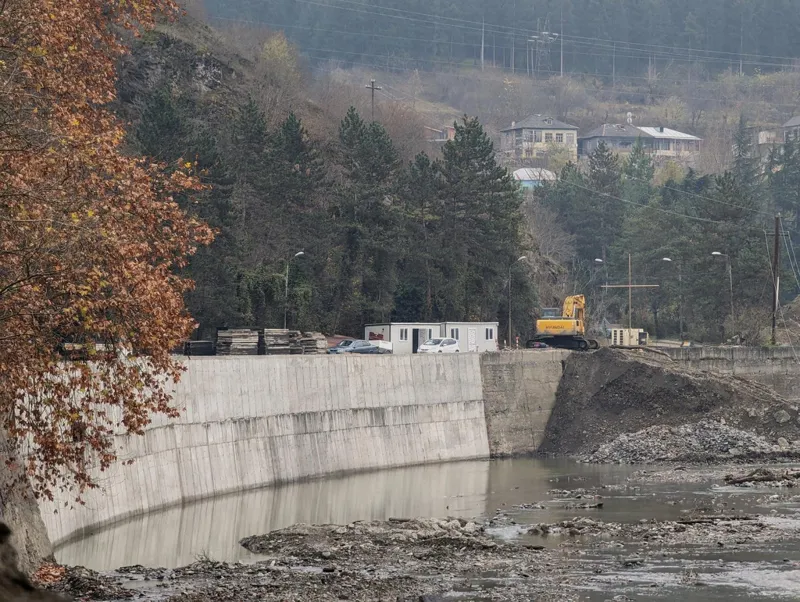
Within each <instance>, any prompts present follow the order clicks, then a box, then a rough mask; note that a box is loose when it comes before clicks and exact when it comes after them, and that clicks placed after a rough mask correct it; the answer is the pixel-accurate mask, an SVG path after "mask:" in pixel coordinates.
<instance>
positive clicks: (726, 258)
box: [711, 251, 736, 334]
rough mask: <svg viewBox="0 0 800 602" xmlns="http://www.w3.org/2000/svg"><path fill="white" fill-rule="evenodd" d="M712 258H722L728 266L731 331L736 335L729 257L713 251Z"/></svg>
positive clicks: (731, 270) (731, 271) (731, 272)
mask: <svg viewBox="0 0 800 602" xmlns="http://www.w3.org/2000/svg"><path fill="white" fill-rule="evenodd" d="M711 255H712V256H713V257H724V258H725V261H726V262H727V264H728V282H729V283H730V293H731V325H732V329H733V333H734V334H736V314H735V313H734V311H733V268H732V267H731V258H730V255H727V254H725V253H720V252H719V251H714V252H713V253H711Z"/></svg>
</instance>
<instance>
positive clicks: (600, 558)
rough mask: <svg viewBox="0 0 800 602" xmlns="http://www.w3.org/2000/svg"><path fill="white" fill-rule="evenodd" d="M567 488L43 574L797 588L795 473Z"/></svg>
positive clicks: (709, 470) (217, 592) (709, 472)
mask: <svg viewBox="0 0 800 602" xmlns="http://www.w3.org/2000/svg"><path fill="white" fill-rule="evenodd" d="M578 469H579V470H580V471H583V470H586V471H588V472H586V473H584V474H587V475H588V474H592V471H599V472H595V474H607V475H610V474H615V473H607V472H604V471H606V470H607V469H604V468H601V467H588V466H587V467H586V468H585V469H583V468H580V467H579V466H578V467H576V470H578ZM579 474H580V473H579V472H575V471H569V472H568V473H565V474H564V475H563V476H553V477H551V478H550V479H549V480H550V483H551V487H550V489H549V490H548V489H543V490H540V492H539V493H537V494H536V495H537V497H535V498H527V499H526V497H525V496H526V493H524V488H523V490H520V491H519V492H518V491H517V490H516V489H512V490H511V491H509V492H508V493H506V494H504V495H503V496H501V498H500V499H505V500H507V501H506V502H503V503H502V504H500V505H499V507H497V508H495V509H494V510H492V511H490V512H487V513H486V514H484V515H482V516H479V517H476V518H473V519H469V518H464V517H459V518H452V517H451V518H443V519H429V518H408V519H407V518H396V519H389V520H385V521H383V520H373V521H356V522H350V523H346V524H341V525H309V524H298V525H294V526H292V527H288V528H283V529H277V530H274V531H271V532H269V533H266V534H263V535H253V536H249V537H245V538H244V539H242V540H241V542H240V544H241V545H242V546H243V547H244V548H246V549H248V550H250V551H251V552H252V553H253V554H254V559H255V562H251V563H223V562H216V561H214V560H213V559H208V558H201V559H199V560H198V561H197V562H195V563H193V564H191V565H189V566H186V567H182V568H178V569H153V568H145V567H141V566H133V567H127V568H122V569H118V570H116V571H110V572H106V573H103V574H100V573H96V572H93V571H89V570H87V569H81V568H69V567H68V568H66V569H63V570H60V569H54V570H52V571H50V572H46V573H45V574H49V575H50V577H51V579H50V581H54V583H51V584H50V585H49V587H50V588H52V589H54V590H56V591H58V592H62V593H65V594H68V595H69V596H72V598H73V599H75V600H98V601H106V602H111V601H118V600H148V601H156V600H157V601H159V602H168V601H169V602H211V601H222V602H227V601H230V602H234V601H237V602H238V601H242V602H249V601H255V600H259V601H260V600H267V601H276V602H277V601H298V602H299V601H300V600H303V601H306V600H308V601H311V600H314V601H315V600H321V601H333V600H355V601H364V602H366V601H368V600H369V601H387V602H388V601H391V602H411V601H413V602H420V601H428V602H433V601H436V602H447V601H454V600H458V601H459V602H486V601H488V600H493V601H494V600H496V601H517V600H518V601H528V600H541V601H545V602H547V601H556V600H558V601H561V602H564V601H567V602H569V601H576V602H577V600H584V601H585V600H590V601H591V602H603V601H605V600H645V599H646V600H664V601H670V602H672V601H678V600H680V601H682V602H694V601H695V600H697V601H699V600H745V599H746V600H757V601H759V602H761V601H762V600H773V599H780V597H781V595H782V594H785V593H786V592H787V591H788V592H791V591H792V589H791V587H792V586H791V581H788V582H789V583H790V585H788V586H787V585H786V583H787V581H786V580H787V579H790V578H793V576H794V575H795V574H797V578H798V580H799V581H798V582H799V583H800V570H798V569H795V566H800V552H797V551H796V550H797V545H796V544H797V543H798V542H800V520H797V519H796V518H795V517H796V516H797V512H798V511H800V495H798V494H797V493H796V490H795V489H794V484H795V482H796V481H797V480H798V479H797V477H798V476H799V475H800V471H797V470H795V469H790V468H786V467H778V466H775V465H770V466H769V467H758V466H756V467H742V466H724V467H721V466H716V467H702V468H698V469H692V468H689V469H687V468H684V467H680V466H672V467H666V468H661V469H658V470H652V469H644V470H639V471H635V472H627V473H625V474H628V475H629V476H628V477H622V478H619V477H617V478H616V479H615V480H614V481H613V482H611V481H605V482H598V481H597V480H596V479H590V478H588V477H582V476H579ZM538 496H541V497H538ZM640 517H642V518H640ZM705 558H709V559H712V558H713V559H714V560H713V562H710V563H709V561H706V560H704V559H705ZM753 558H757V559H758V562H755V563H754V562H752V560H753ZM742 563H745V564H742ZM747 563H749V564H747ZM726 571H727V572H726ZM742 571H750V572H749V573H748V575H750V574H752V575H754V576H755V577H753V579H756V580H757V578H758V576H759V575H762V574H763V575H768V574H773V573H775V574H777V575H779V576H783V577H782V579H783V580H781V579H773V578H771V577H770V578H768V577H764V578H763V579H762V581H768V582H769V583H767V585H760V586H759V588H760V589H759V588H754V587H751V584H750V583H749V582H748V583H742V584H739V583H735V581H736V579H737V578H738V577H737V575H739V574H744V573H742ZM787 576H788V577H787ZM770 587H771V588H772V589H769V588H770ZM726 588H727V589H726ZM781 588H782V589H781ZM759 593H761V594H763V595H761V596H760V597H759V595H758V594H759Z"/></svg>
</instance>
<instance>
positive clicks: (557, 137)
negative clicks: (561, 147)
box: [556, 134, 564, 144]
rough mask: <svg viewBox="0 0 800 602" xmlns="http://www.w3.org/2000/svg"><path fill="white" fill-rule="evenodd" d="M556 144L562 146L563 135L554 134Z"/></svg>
mask: <svg viewBox="0 0 800 602" xmlns="http://www.w3.org/2000/svg"><path fill="white" fill-rule="evenodd" d="M556 142H558V143H559V144H564V134H556Z"/></svg>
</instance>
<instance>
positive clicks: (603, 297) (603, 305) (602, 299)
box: [594, 257, 608, 330]
mask: <svg viewBox="0 0 800 602" xmlns="http://www.w3.org/2000/svg"><path fill="white" fill-rule="evenodd" d="M594 263H595V265H597V266H598V268H599V267H601V266H602V267H603V268H604V270H603V272H604V276H605V277H604V278H603V280H604V281H605V282H604V286H603V287H602V289H601V290H602V293H600V309H601V310H602V316H603V317H602V320H603V329H604V330H605V326H606V286H608V268H607V267H606V262H605V260H604V259H600V258H599V257H595V260H594Z"/></svg>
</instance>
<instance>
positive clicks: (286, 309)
mask: <svg viewBox="0 0 800 602" xmlns="http://www.w3.org/2000/svg"><path fill="white" fill-rule="evenodd" d="M301 255H305V251H300V252H299V253H295V254H294V256H293V257H291V258H289V261H287V262H286V279H285V281H284V282H285V285H286V288H285V292H284V295H283V329H284V330H286V321H287V317H288V315H289V266H290V265H291V263H292V259H295V258H296V257H300V256H301Z"/></svg>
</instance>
